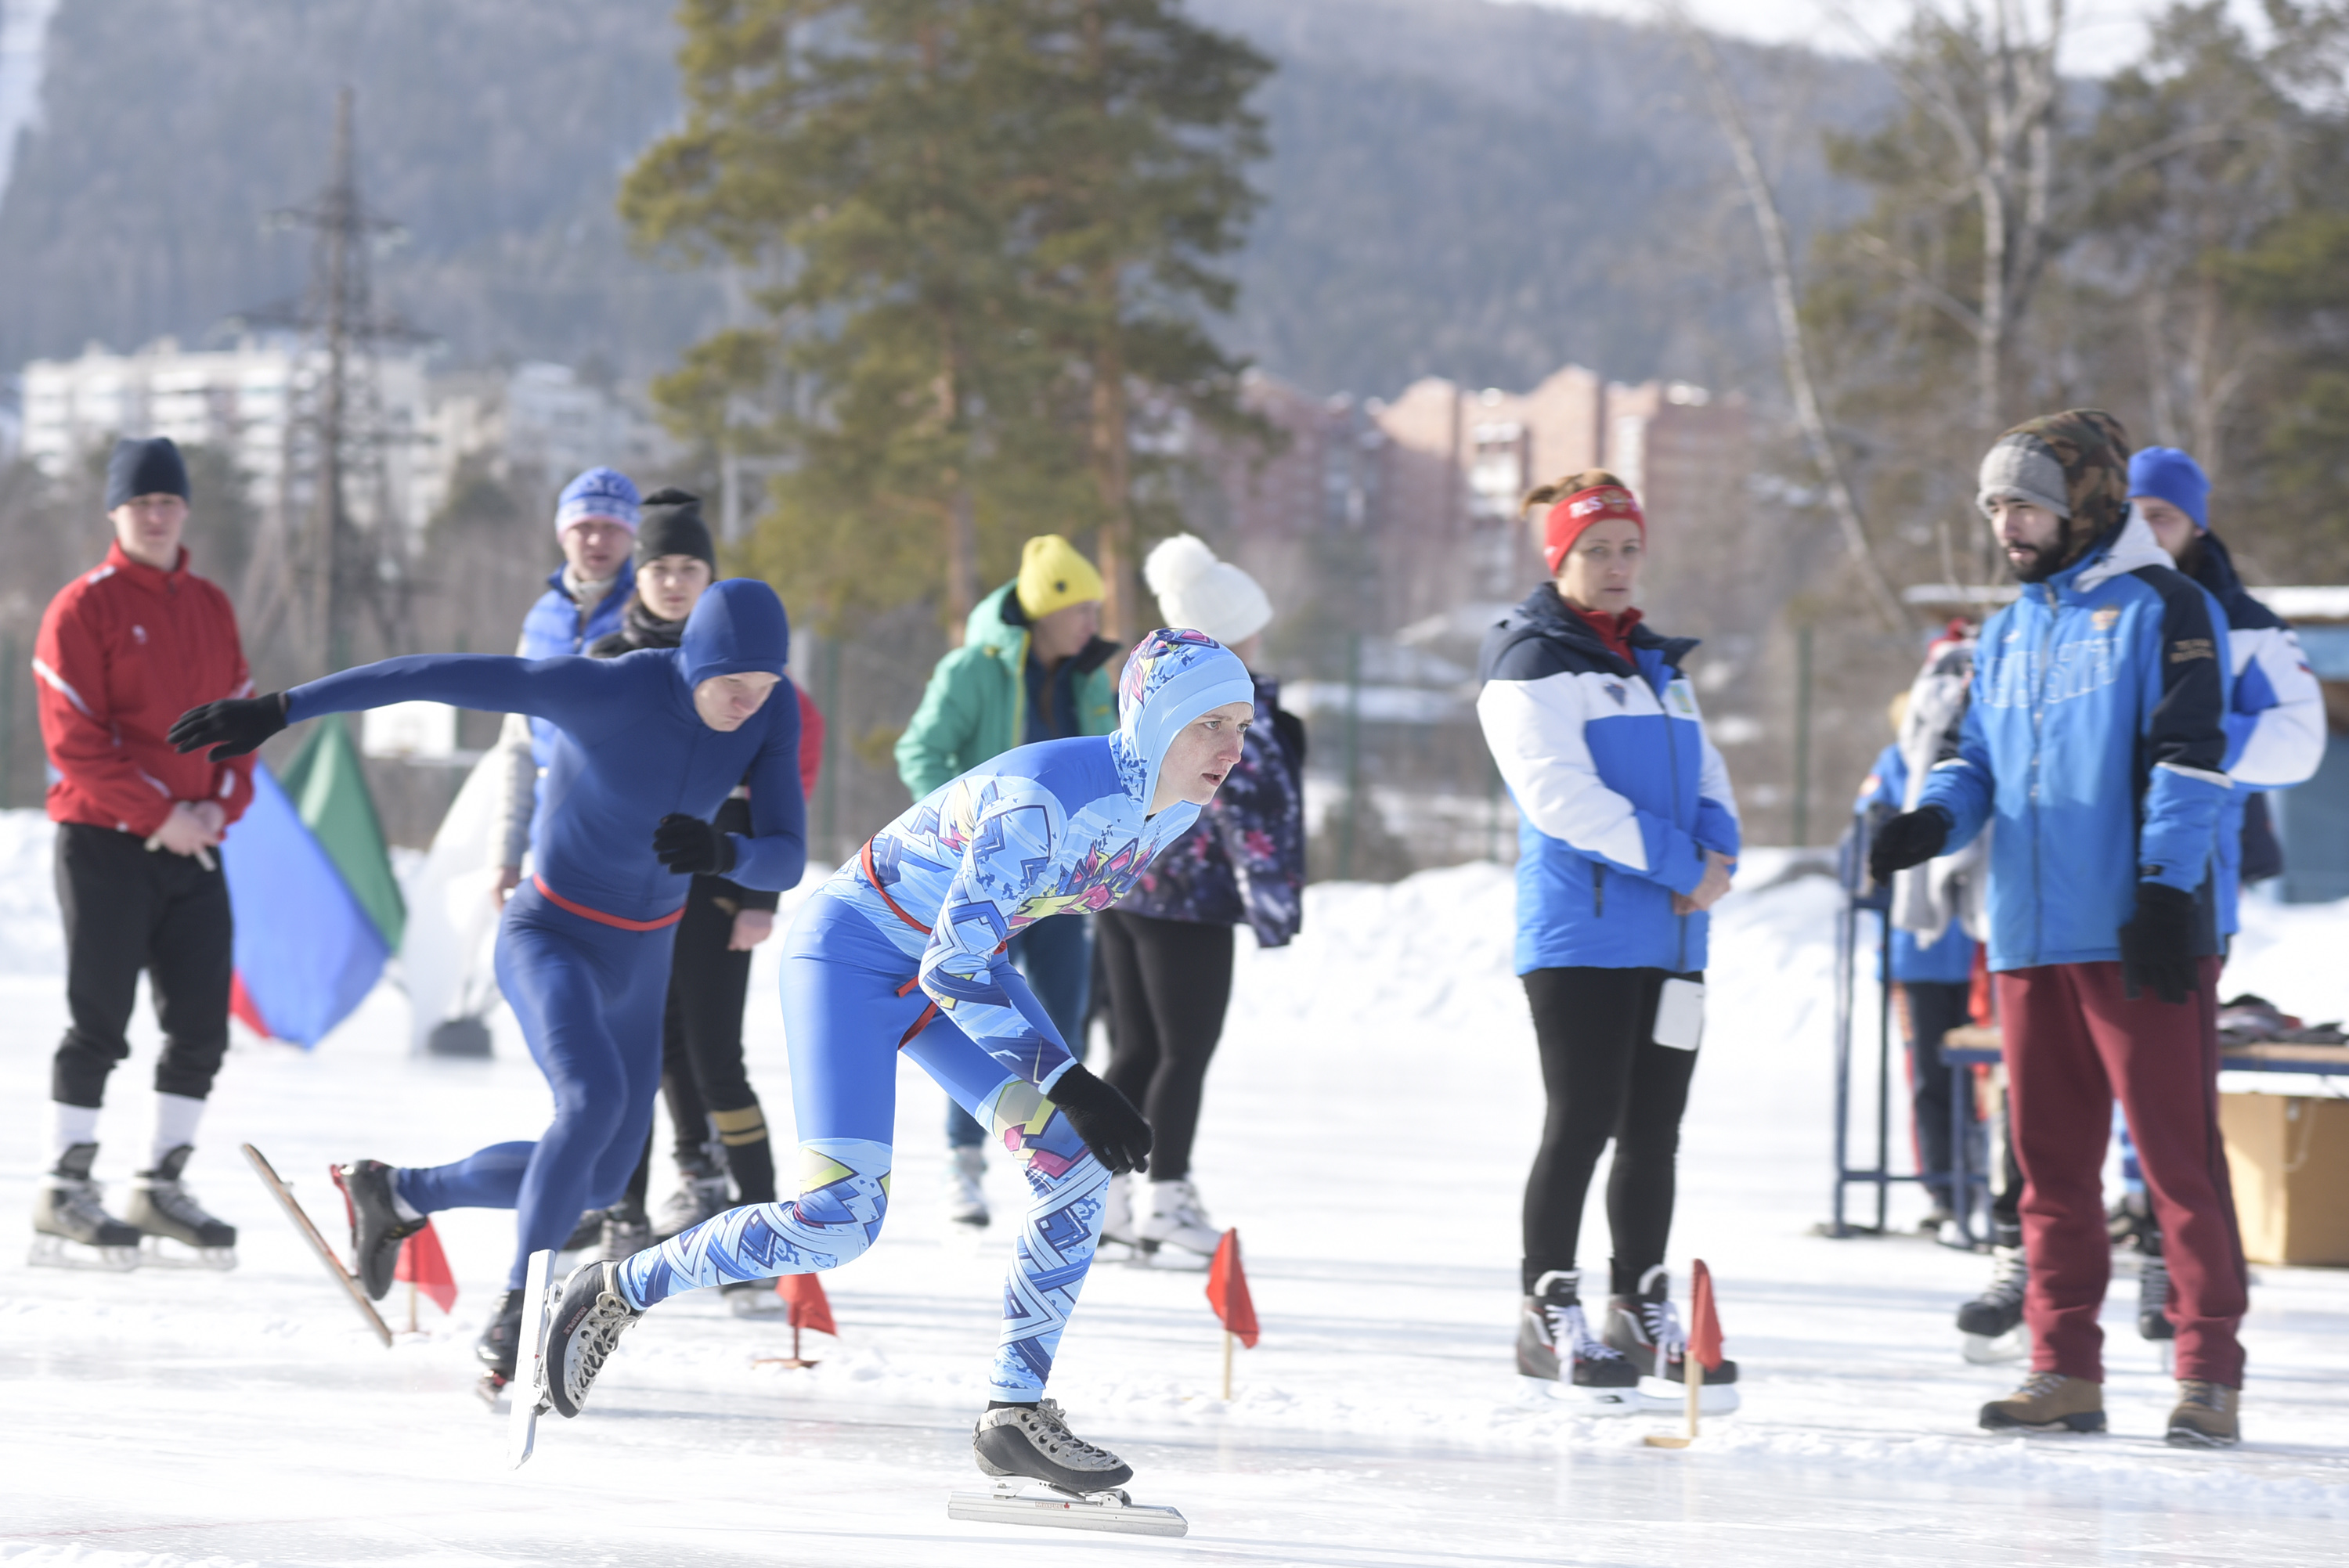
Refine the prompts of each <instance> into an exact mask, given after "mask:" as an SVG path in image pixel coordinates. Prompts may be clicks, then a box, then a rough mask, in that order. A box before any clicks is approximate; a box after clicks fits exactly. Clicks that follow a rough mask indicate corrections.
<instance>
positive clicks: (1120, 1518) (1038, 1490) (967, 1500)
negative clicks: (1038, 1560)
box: [947, 1479, 1191, 1535]
mask: <svg viewBox="0 0 2349 1568" xmlns="http://www.w3.org/2000/svg"><path fill="white" fill-rule="evenodd" d="M1023 1488H1025V1489H1027V1490H1024V1491H1023V1490H1022V1489H1023ZM947 1518H948V1519H960V1520H965V1521H968V1522H972V1523H976V1524H1040V1525H1043V1526H1045V1527H1046V1528H1048V1529H1052V1530H1107V1531H1113V1532H1116V1533H1118V1534H1121V1535H1185V1534H1188V1533H1189V1532H1190V1529H1191V1525H1190V1522H1189V1521H1187V1520H1185V1518H1184V1517H1183V1516H1182V1514H1180V1513H1178V1512H1177V1511H1174V1509H1171V1508H1166V1507H1163V1506H1160V1505H1158V1504H1156V1503H1147V1502H1136V1501H1133V1499H1132V1498H1130V1497H1128V1496H1127V1495H1126V1494H1125V1491H1124V1490H1123V1488H1120V1489H1118V1490H1115V1491H1087V1492H1079V1491H1062V1490H1061V1489H1060V1488H1059V1487H1057V1486H1054V1485H1052V1484H1051V1483H1050V1481H1040V1480H1038V1481H1031V1480H1018V1479H1012V1480H999V1481H997V1482H996V1483H995V1489H994V1490H993V1491H957V1492H954V1493H952V1494H950V1495H949V1496H948V1497H947Z"/></svg>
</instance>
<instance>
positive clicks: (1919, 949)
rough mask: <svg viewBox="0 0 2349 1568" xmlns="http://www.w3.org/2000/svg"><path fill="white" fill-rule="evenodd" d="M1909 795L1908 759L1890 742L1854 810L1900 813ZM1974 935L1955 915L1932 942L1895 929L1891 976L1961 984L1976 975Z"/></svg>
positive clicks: (1903, 979)
mask: <svg viewBox="0 0 2349 1568" xmlns="http://www.w3.org/2000/svg"><path fill="white" fill-rule="evenodd" d="M1907 799H1909V759H1908V758H1905V757H1903V756H1901V755H1900V748H1899V747H1898V746H1888V747H1886V748H1884V750H1883V752H1882V753H1881V754H1879V755H1878V758H1876V767H1875V768H1874V769H1873V770H1871V771H1870V772H1869V774H1868V778H1867V779H1865V780H1864V781H1863V782H1862V783H1861V784H1860V787H1859V799H1858V800H1857V801H1856V802H1855V803H1854V804H1853V806H1852V810H1854V811H1855V812H1865V811H1866V810H1868V808H1869V807H1871V806H1887V807H1889V808H1891V810H1893V811H1894V812H1895V813H1898V812H1899V811H1900V810H1902V802H1903V801H1905V800H1907ZM1973 974H1974V939H1973V938H1972V937H1971V936H1968V935H1967V934H1966V933H1965V928H1964V927H1963V926H1961V925H1960V924H1959V923H1957V921H1955V920H1954V919H1953V920H1951V922H1950V923H1949V924H1948V926H1947V927H1945V928H1944V929H1943V930H1942V932H1941V934H1940V937H1939V938H1937V939H1936V940H1935V941H1934V942H1933V943H1932V944H1931V945H1930V946H1927V945H1925V944H1922V943H1920V942H1919V941H1918V939H1917V934H1916V933H1915V932H1913V931H1903V930H1901V929H1900V928H1899V927H1898V926H1895V927H1893V930H1892V978H1893V979H1895V980H1898V981H1902V982H1919V983H1928V982H1930V983H1931V984H1934V985H1963V984H1965V983H1966V982H1967V981H1969V980H1971V979H1972V978H1973Z"/></svg>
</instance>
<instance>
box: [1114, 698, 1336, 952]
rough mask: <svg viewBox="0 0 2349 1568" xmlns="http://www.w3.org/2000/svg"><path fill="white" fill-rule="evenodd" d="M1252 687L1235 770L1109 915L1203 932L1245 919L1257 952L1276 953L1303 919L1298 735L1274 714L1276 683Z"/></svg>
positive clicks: (1301, 744) (1282, 715)
mask: <svg viewBox="0 0 2349 1568" xmlns="http://www.w3.org/2000/svg"><path fill="white" fill-rule="evenodd" d="M1255 680H1256V724H1255V727H1253V728H1251V729H1250V730H1249V731H1248V736H1247V748H1246V749H1245V750H1244V751H1242V752H1241V753H1240V760H1239V766H1238V767H1237V768H1235V769H1232V773H1231V777H1230V778H1228V779H1225V780H1224V786H1223V788H1222V789H1218V790H1216V798H1215V799H1213V800H1211V801H1209V802H1208V803H1207V805H1206V809H1205V810H1202V811H1201V812H1200V813H1199V820H1198V821H1197V822H1195V823H1194V824H1193V825H1192V827H1191V830H1190V831H1189V832H1187V833H1185V834H1184V835H1183V836H1182V837H1181V838H1179V839H1177V840H1175V841H1174V842H1173V843H1172V844H1169V845H1168V846H1167V847H1166V851H1165V853H1164V854H1162V855H1160V856H1159V857H1158V859H1157V860H1155V861H1152V862H1151V865H1150V869H1149V870H1147V871H1145V872H1143V873H1142V882H1141V885H1139V886H1138V887H1136V888H1135V889H1134V890H1133V892H1130V893H1128V894H1126V895H1125V897H1124V898H1123V899H1121V900H1119V901H1118V904H1117V907H1118V908H1119V909H1120V910H1121V911H1123V912H1124V913H1128V914H1146V915H1149V916H1151V917H1153V918H1154V919H1157V920H1187V921H1191V922H1194V923H1197V924H1201V925H1237V924H1239V923H1241V922H1243V921H1245V922H1247V925H1248V927H1249V929H1251V930H1252V931H1254V932H1255V933H1256V940H1257V946H1259V947H1281V946H1286V945H1287V944H1288V940H1289V938H1291V937H1293V936H1295V935H1296V934H1297V931H1298V927H1299V925H1301V924H1302V923H1303V922H1304V918H1305V915H1304V903H1303V893H1304V891H1305V727H1304V726H1303V725H1301V724H1299V722H1298V721H1297V719H1296V717H1295V716H1294V715H1292V714H1290V713H1288V712H1287V711H1286V710H1285V709H1283V708H1282V707H1281V706H1280V683H1279V682H1278V681H1272V680H1267V679H1266V678H1265V677H1264V676H1256V677H1255Z"/></svg>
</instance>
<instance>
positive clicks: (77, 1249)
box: [25, 1233, 139, 1274]
mask: <svg viewBox="0 0 2349 1568" xmlns="http://www.w3.org/2000/svg"><path fill="white" fill-rule="evenodd" d="M25 1263H26V1266H27V1267H30V1268H36V1269H97V1270H98V1271H100V1272H101V1273H105V1274H129V1272H130V1271H131V1270H132V1269H135V1268H137V1267H138V1266H139V1249H138V1248H137V1247H100V1246H93V1245H91V1244H90V1243H88V1242H77V1241H72V1240H69V1239H68V1238H67V1237H64V1236H50V1235H43V1234H39V1233H36V1234H35V1235H34V1237H33V1246H32V1250H31V1251H30V1252H28V1253H26V1254H25Z"/></svg>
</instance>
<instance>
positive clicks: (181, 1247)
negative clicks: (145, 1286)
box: [139, 1236, 236, 1274]
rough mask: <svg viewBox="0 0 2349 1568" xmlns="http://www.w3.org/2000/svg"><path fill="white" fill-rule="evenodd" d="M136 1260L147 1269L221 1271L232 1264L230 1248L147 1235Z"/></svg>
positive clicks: (231, 1267) (232, 1265)
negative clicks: (199, 1244)
mask: <svg viewBox="0 0 2349 1568" xmlns="http://www.w3.org/2000/svg"><path fill="white" fill-rule="evenodd" d="M139 1262H140V1265H141V1266H142V1267H145V1268H151V1269H213V1270H217V1271H218V1272H220V1273H222V1274H226V1273H227V1272H228V1271H229V1270H231V1269H233V1268H234V1267H236V1249H235V1248H234V1247H191V1246H190V1245H188V1244H187V1243H185V1242H182V1241H179V1240H177V1239H175V1238H173V1237H171V1236H149V1237H147V1238H146V1239H145V1240H144V1241H142V1242H140V1243H139Z"/></svg>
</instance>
